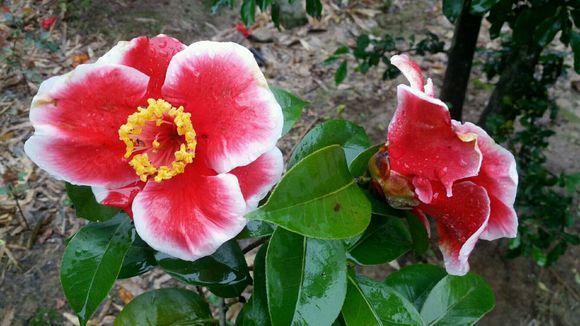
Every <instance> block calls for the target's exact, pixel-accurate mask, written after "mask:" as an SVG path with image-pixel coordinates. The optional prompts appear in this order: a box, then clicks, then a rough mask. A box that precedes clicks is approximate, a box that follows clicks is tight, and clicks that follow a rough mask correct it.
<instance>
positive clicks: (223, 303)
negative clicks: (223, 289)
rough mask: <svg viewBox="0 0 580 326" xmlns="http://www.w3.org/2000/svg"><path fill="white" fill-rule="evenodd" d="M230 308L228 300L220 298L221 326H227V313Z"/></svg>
mask: <svg viewBox="0 0 580 326" xmlns="http://www.w3.org/2000/svg"><path fill="white" fill-rule="evenodd" d="M227 310H228V307H227V306H226V299H224V298H220V326H226V312H227Z"/></svg>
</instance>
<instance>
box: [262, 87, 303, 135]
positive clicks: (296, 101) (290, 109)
mask: <svg viewBox="0 0 580 326" xmlns="http://www.w3.org/2000/svg"><path fill="white" fill-rule="evenodd" d="M270 90H272V93H274V96H275V97H276V101H277V102H278V104H280V107H282V113H283V114H284V128H283V129H282V136H283V135H285V134H287V133H288V132H289V131H290V129H292V127H293V126H294V124H295V123H296V121H298V119H300V115H301V114H302V110H303V109H304V108H305V107H306V106H307V105H308V102H306V101H304V100H303V99H301V98H299V97H298V96H296V95H294V94H292V93H290V92H288V91H287V90H284V89H282V88H278V87H270Z"/></svg>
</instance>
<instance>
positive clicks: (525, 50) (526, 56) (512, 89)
mask: <svg viewBox="0 0 580 326" xmlns="http://www.w3.org/2000/svg"><path fill="white" fill-rule="evenodd" d="M541 52H542V48H541V47H538V46H537V45H535V44H524V45H520V46H518V47H517V48H516V49H514V50H513V51H512V53H511V54H510V55H509V57H508V59H507V61H506V63H505V68H504V70H503V71H502V72H501V75H500V78H499V81H498V82H497V84H496V85H495V88H494V89H493V93H492V94H491V97H490V98H489V102H488V103H487V105H486V107H485V109H484V110H483V112H482V113H481V116H480V118H479V125H481V126H483V127H485V124H486V122H487V119H488V118H489V117H490V115H492V114H497V115H500V116H501V117H502V118H503V119H506V120H514V119H515V118H516V116H517V114H518V112H517V110H514V109H513V108H512V106H511V105H510V101H509V97H513V96H517V94H523V93H525V92H526V90H525V89H522V88H525V87H529V86H528V85H529V80H530V78H533V76H534V71H535V69H536V65H537V64H538V60H539V59H540V54H541Z"/></svg>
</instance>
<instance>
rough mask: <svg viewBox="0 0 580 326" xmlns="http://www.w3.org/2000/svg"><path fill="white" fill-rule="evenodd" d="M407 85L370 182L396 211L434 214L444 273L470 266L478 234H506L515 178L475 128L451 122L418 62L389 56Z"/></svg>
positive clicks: (512, 230) (510, 229) (510, 232)
mask: <svg viewBox="0 0 580 326" xmlns="http://www.w3.org/2000/svg"><path fill="white" fill-rule="evenodd" d="M391 63H392V64H393V65H395V66H396V67H397V68H399V70H401V72H402V73H403V75H404V76H405V77H406V78H407V79H408V80H409V82H410V84H411V86H410V87H409V86H407V85H399V86H398V88H397V100H398V106H397V110H396V112H395V115H394V117H393V119H392V121H391V123H390V124H389V130H388V136H387V143H386V144H385V146H383V147H382V148H381V149H380V150H379V152H378V153H377V154H375V156H374V157H373V158H372V159H371V162H370V164H369V165H370V171H371V174H372V175H373V182H374V184H375V186H376V187H378V188H379V189H380V190H381V191H382V192H383V193H384V195H385V196H386V198H387V200H388V201H389V203H390V204H391V205H393V206H395V207H398V208H412V209H413V212H414V213H415V215H417V216H418V217H419V218H421V219H422V220H423V222H424V223H425V224H426V225H427V226H428V224H427V223H428V221H427V219H426V218H425V214H427V215H429V216H431V217H433V218H434V220H435V221H436V223H437V229H438V233H439V237H440V248H441V251H442V252H443V256H444V259H445V266H446V269H447V271H448V272H449V273H450V274H456V275H463V274H465V273H467V272H468V271H469V263H468V261H467V259H468V257H469V255H470V253H471V251H472V250H473V248H474V246H475V243H476V242H477V240H478V239H485V240H495V239H498V238H502V237H508V238H513V237H515V236H516V234H517V226H518V220H517V216H516V213H515V210H514V208H513V204H514V201H515V197H516V190H517V184H518V176H517V172H516V165H515V159H514V157H513V155H512V154H511V153H510V152H509V151H507V150H506V149H504V148H503V147H501V146H499V145H498V144H496V143H495V142H494V141H493V139H491V137H489V135H488V134H487V133H486V132H485V131H484V130H483V129H481V128H480V127H478V126H476V125H474V124H472V123H469V122H467V123H464V124H462V123H460V122H458V121H455V120H452V119H451V117H450V115H449V110H448V109H447V106H446V105H445V103H443V102H442V101H440V100H439V99H437V98H435V92H434V89H433V83H432V82H431V80H430V79H428V80H427V83H426V84H425V83H424V81H423V76H422V74H421V70H420V68H419V66H418V65H417V63H415V62H414V61H413V60H411V59H410V58H409V57H407V56H406V55H396V56H393V57H392V58H391Z"/></svg>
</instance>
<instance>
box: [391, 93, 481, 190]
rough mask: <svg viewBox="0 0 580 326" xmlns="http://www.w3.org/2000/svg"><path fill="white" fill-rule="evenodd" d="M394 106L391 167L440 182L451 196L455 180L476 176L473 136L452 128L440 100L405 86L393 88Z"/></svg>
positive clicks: (477, 162) (478, 158) (478, 161)
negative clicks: (465, 135) (395, 93)
mask: <svg viewBox="0 0 580 326" xmlns="http://www.w3.org/2000/svg"><path fill="white" fill-rule="evenodd" d="M397 99H398V106H397V110H396V112H395V115H394V117H393V120H391V123H390V124H389V131H388V144H389V156H390V157H389V162H390V163H391V168H392V169H393V170H394V171H397V172H399V173H401V174H403V175H406V176H407V177H414V176H418V177H423V178H427V179H429V180H432V181H440V182H441V183H443V185H444V186H445V188H446V189H447V195H448V196H450V195H451V193H452V192H451V187H452V185H453V182H454V181H456V180H460V179H464V178H467V177H472V176H475V175H477V173H478V171H479V167H480V165H481V153H480V152H479V150H478V149H477V142H476V139H475V138H476V137H475V136H473V137H471V138H466V137H463V138H460V137H459V135H457V134H456V133H455V131H453V129H452V126H451V117H450V116H449V111H448V110H447V107H446V106H445V104H444V103H443V102H441V101H440V100H438V99H435V98H432V97H429V96H427V95H426V94H425V93H421V92H418V91H416V90H414V89H412V88H409V87H408V86H405V85H399V86H398V88H397Z"/></svg>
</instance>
